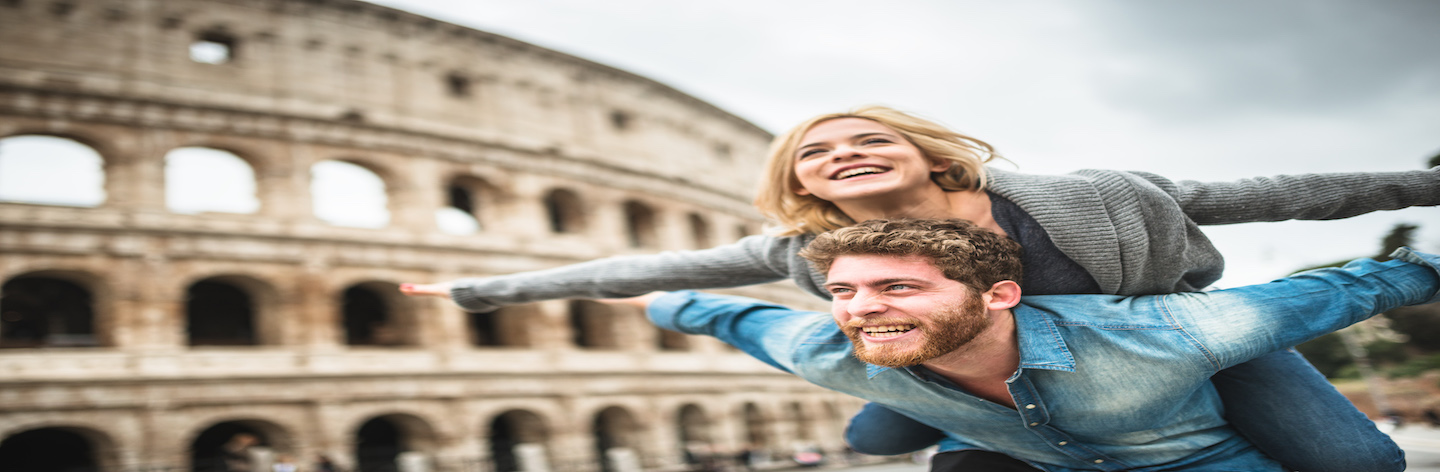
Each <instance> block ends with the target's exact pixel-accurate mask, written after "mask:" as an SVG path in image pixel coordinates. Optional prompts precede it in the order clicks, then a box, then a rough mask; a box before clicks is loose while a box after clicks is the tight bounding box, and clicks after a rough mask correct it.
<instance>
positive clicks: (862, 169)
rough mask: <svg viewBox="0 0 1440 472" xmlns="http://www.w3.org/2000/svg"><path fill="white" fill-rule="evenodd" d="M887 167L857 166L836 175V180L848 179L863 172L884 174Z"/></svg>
mask: <svg viewBox="0 0 1440 472" xmlns="http://www.w3.org/2000/svg"><path fill="white" fill-rule="evenodd" d="M882 173H885V169H881V168H879V167H856V168H854V169H850V170H847V171H845V172H841V173H839V174H836V175H835V180H841V179H847V178H850V177H854V176H857V175H861V174H882Z"/></svg>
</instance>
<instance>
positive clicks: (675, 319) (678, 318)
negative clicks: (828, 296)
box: [646, 292, 834, 374]
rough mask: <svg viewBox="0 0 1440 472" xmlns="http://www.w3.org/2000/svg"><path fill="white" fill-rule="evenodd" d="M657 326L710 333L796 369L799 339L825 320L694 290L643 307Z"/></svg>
mask: <svg viewBox="0 0 1440 472" xmlns="http://www.w3.org/2000/svg"><path fill="white" fill-rule="evenodd" d="M646 314H647V315H649V317H650V321H651V322H653V323H655V325H656V326H659V327H661V328H665V329H668V330H672V331H679V332H682V333H687V334H703V335H707V336H714V337H716V338H718V339H720V340H721V341H724V342H725V343H727V344H729V345H731V346H735V347H736V348H739V349H740V350H741V351H744V352H745V353H746V354H749V355H751V356H752V357H754V358H756V359H759V360H761V361H763V362H765V363H766V364H770V365H771V366H773V367H775V368H777V369H780V370H783V371H785V372H789V373H792V374H793V373H795V362H794V361H795V359H794V358H795V356H794V354H795V350H796V347H797V346H798V345H799V341H800V340H801V339H804V337H805V336H806V335H807V334H808V333H810V332H811V331H814V330H815V328H817V327H818V326H821V325H823V324H825V323H832V324H833V323H834V321H832V319H831V317H830V315H828V314H825V313H817V312H809V311H798V310H792V309H789V308H785V307H783V306H779V305H775V304H772V303H769V302H763V301H760V300H754V299H749V298H741V297H730V296H723V295H712V294H707V293H697V292H675V293H669V294H666V295H664V296H661V297H660V298H658V299H656V300H655V301H653V302H651V303H650V307H649V308H648V309H647V310H646Z"/></svg>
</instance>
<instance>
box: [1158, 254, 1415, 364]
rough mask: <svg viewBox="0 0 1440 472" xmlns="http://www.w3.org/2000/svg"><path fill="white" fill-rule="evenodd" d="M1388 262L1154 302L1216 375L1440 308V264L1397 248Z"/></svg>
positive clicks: (1351, 265)
mask: <svg viewBox="0 0 1440 472" xmlns="http://www.w3.org/2000/svg"><path fill="white" fill-rule="evenodd" d="M1392 257H1394V258H1395V260H1392V261H1389V262H1376V261H1374V260H1371V259H1360V260H1357V261H1354V262H1351V263H1349V264H1346V265H1345V266H1344V267H1339V268H1327V269H1319V270H1312V271H1307V272H1302V273H1299V274H1295V275H1292V276H1290V277H1286V278H1283V279H1280V280H1276V281H1274V282H1270V283H1267V284H1260V285H1251V286H1248V287H1240V288H1236V289H1230V290H1219V291H1215V292H1201V293H1179V294H1170V295H1164V296H1162V297H1161V298H1160V302H1161V303H1162V304H1163V309H1164V310H1165V313H1166V314H1167V315H1169V316H1171V317H1173V318H1174V321H1175V322H1176V324H1177V326H1178V327H1180V328H1181V329H1182V330H1183V332H1184V334H1185V335H1186V336H1188V337H1189V339H1190V340H1191V341H1192V342H1194V343H1196V347H1197V348H1198V349H1199V350H1200V351H1201V352H1202V353H1204V355H1206V356H1207V357H1208V358H1209V359H1210V361H1211V362H1212V363H1214V364H1215V367H1216V368H1217V369H1223V368H1226V367H1229V366H1232V365H1236V364H1239V363H1241V362H1245V361H1248V360H1250V359H1253V358H1256V357H1259V356H1261V355H1264V354H1266V353H1269V352H1272V351H1276V350H1280V349H1285V348H1288V347H1290V346H1294V345H1296V344H1299V343H1301V342H1304V341H1308V340H1310V339H1314V338H1316V337H1318V336H1320V335H1323V334H1326V333H1329V332H1332V331H1336V330H1339V329H1341V328H1344V327H1346V326H1350V325H1352V324H1355V323H1358V322H1360V321H1363V320H1365V319H1368V318H1370V317H1371V316H1374V315H1377V314H1380V313H1383V312H1385V311H1388V310H1391V309H1394V308H1399V307H1402V306H1408V305H1419V304H1424V303H1433V302H1436V301H1440V296H1437V293H1436V292H1437V290H1440V256H1437V255H1433V254H1423V253H1418V252H1415V251H1413V250H1410V249H1409V248H1401V249H1399V250H1397V251H1395V253H1394V254H1392Z"/></svg>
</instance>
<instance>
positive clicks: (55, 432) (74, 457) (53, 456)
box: [0, 425, 118, 472]
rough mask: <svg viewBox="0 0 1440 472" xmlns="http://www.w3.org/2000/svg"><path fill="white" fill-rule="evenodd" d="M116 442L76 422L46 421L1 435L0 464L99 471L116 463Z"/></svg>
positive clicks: (58, 471)
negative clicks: (58, 423) (66, 423)
mask: <svg viewBox="0 0 1440 472" xmlns="http://www.w3.org/2000/svg"><path fill="white" fill-rule="evenodd" d="M117 452H118V449H117V448H116V445H115V442H114V441H113V440H112V439H111V438H110V436H108V435H106V434H105V433H102V432H100V431H98V430H95V429H91V428H88V427H83V426H74V425H45V426H37V427H32V428H30V429H26V430H22V431H14V432H10V433H9V434H7V435H5V436H4V437H3V438H0V464H3V465H4V466H5V467H6V470H24V471H33V472H100V471H103V470H113V469H114V468H116V466H117V465H118V464H117V462H118V461H117V460H116V459H117V457H116V456H117Z"/></svg>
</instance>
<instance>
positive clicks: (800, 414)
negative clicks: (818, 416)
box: [785, 401, 815, 442]
mask: <svg viewBox="0 0 1440 472" xmlns="http://www.w3.org/2000/svg"><path fill="white" fill-rule="evenodd" d="M785 416H786V417H787V418H786V419H788V420H790V423H791V424H792V426H793V427H794V431H795V439H796V440H798V441H803V442H812V441H814V440H815V433H814V431H815V418H814V416H813V415H811V414H810V411H809V410H808V409H807V408H806V407H805V405H803V404H801V403H800V402H798V401H793V402H790V403H787V404H786V405H785Z"/></svg>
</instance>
